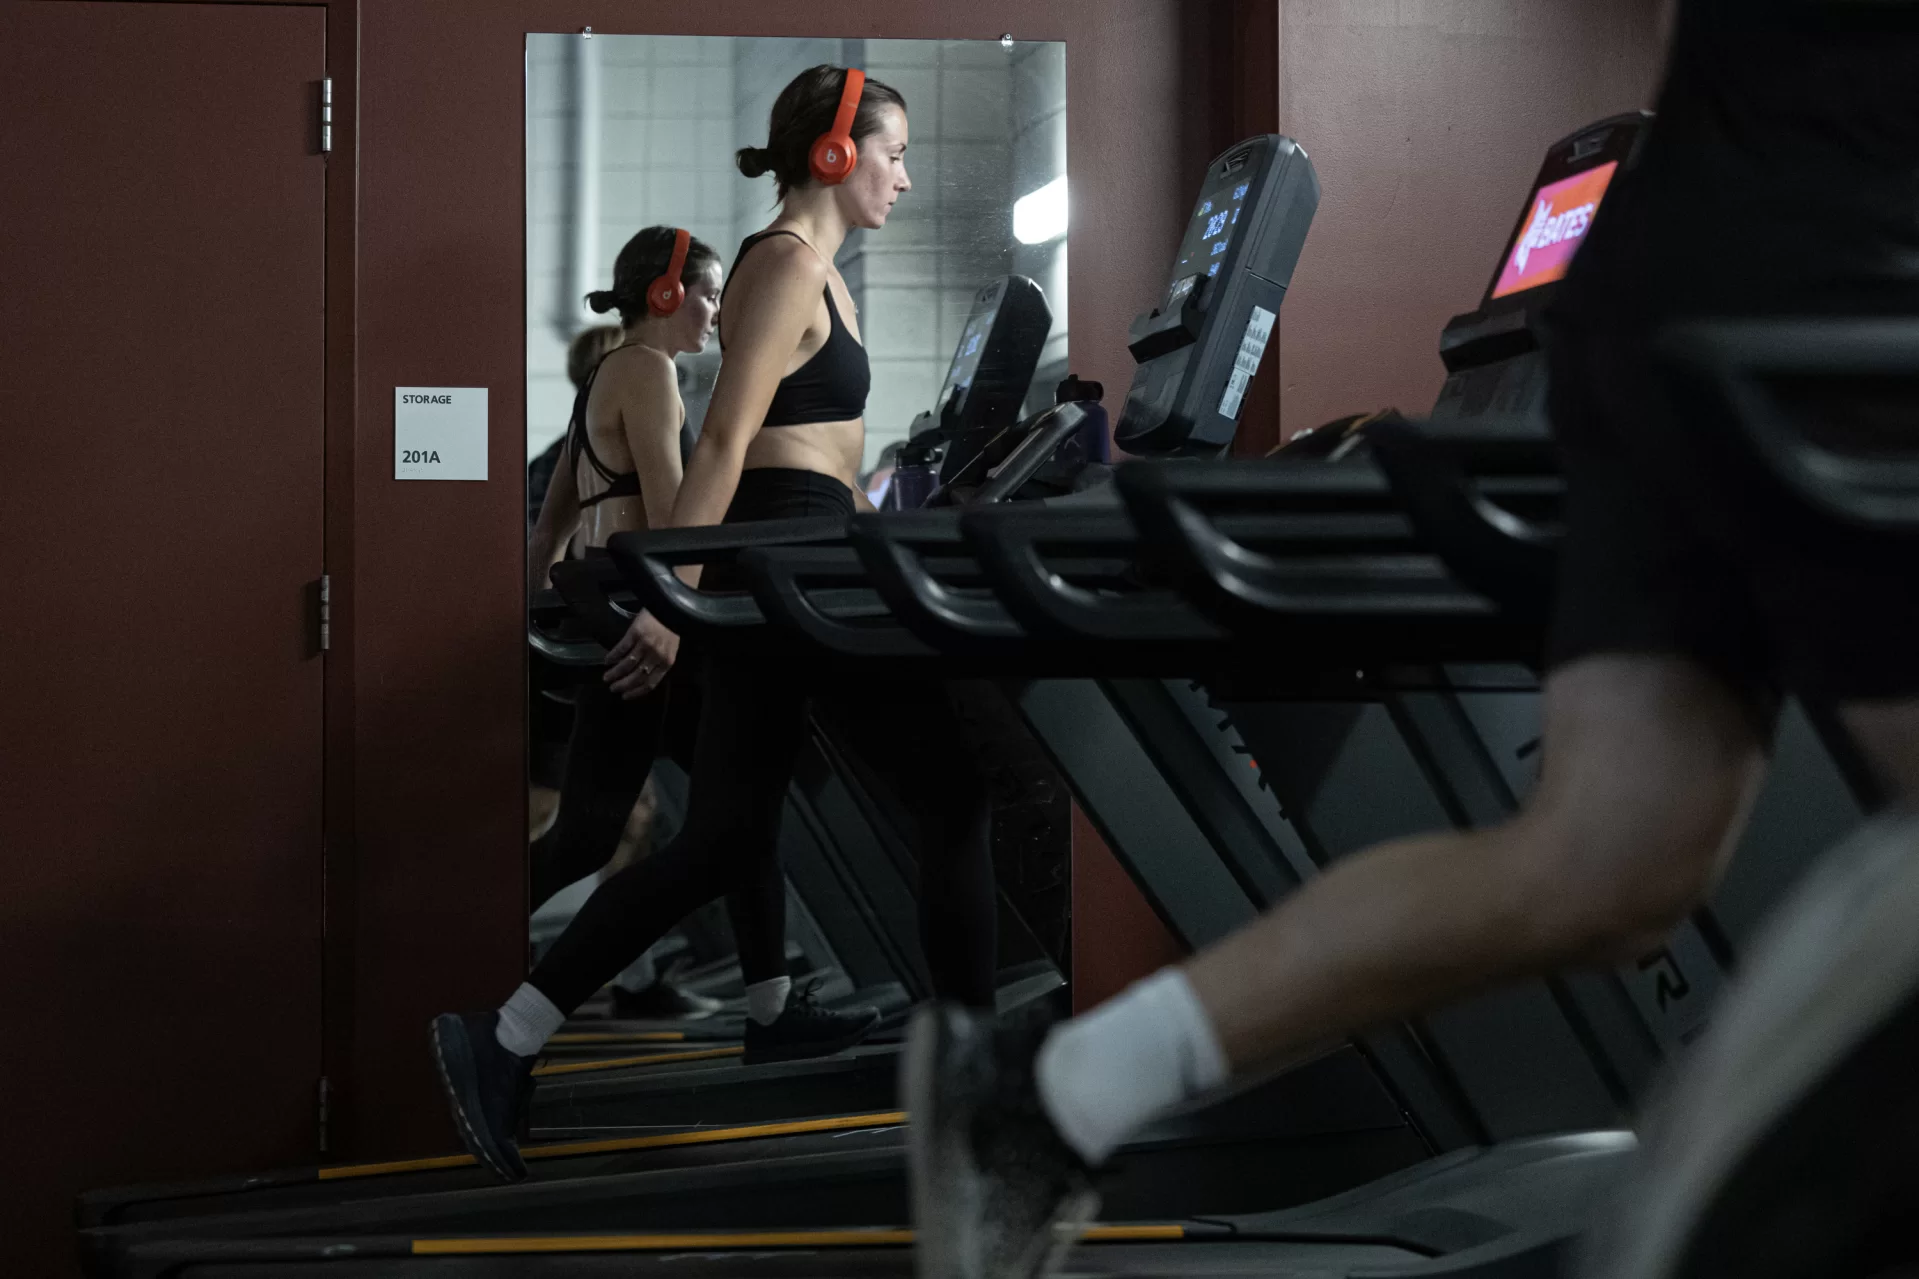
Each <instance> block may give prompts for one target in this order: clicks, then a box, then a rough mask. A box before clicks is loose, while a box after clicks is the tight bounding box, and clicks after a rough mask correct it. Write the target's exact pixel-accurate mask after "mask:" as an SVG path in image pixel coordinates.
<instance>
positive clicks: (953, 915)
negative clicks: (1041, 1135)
mask: <svg viewBox="0 0 1919 1279" xmlns="http://www.w3.org/2000/svg"><path fill="white" fill-rule="evenodd" d="M848 82H849V81H848V73H847V72H846V71H844V70H843V69H841V68H838V67H815V68H812V69H811V70H809V71H805V72H802V73H801V74H800V75H799V76H798V77H796V78H795V79H794V80H793V82H792V83H791V84H789V85H787V87H786V88H785V90H784V91H782V93H781V94H780V97H779V99H778V101H776V102H775V103H774V105H773V111H772V117H771V120H770V121H769V128H768V135H769V136H768V139H767V145H766V146H765V147H748V148H746V149H745V150H743V151H741V152H740V153H739V165H740V171H741V172H742V173H744V174H745V175H746V176H747V177H749V178H756V177H759V176H761V175H763V174H768V173H770V174H772V175H773V176H774V178H775V180H776V182H777V184H778V190H779V197H780V213H779V216H778V217H777V218H775V219H774V221H773V222H772V224H771V225H770V226H768V227H767V228H766V230H764V231H761V232H759V233H758V234H756V235H752V236H749V237H747V239H746V241H745V243H743V244H742V245H741V246H740V253H739V256H738V258H737V259H736V261H735V263H734V268H733V274H732V279H731V282H730V284H729V285H728V289H727V292H726V303H725V321H724V324H723V325H722V328H721V345H722V349H723V350H724V351H725V353H726V360H725V364H724V365H723V366H722V368H721V370H720V376H719V381H718V382H717V383H716V385H715V386H714V389H713V398H712V401H711V403H710V405H709V407H708V409H707V415H706V421H705V423H704V425H703V427H702V428H701V434H700V441H699V444H698V446H697V447H696V448H695V449H694V451H693V456H692V460H691V461H690V462H689V463H688V465H687V469H686V475H685V478H684V480H683V481H682V483H681V485H680V492H679V497H678V500H677V501H676V502H675V503H674V507H673V516H672V522H673V524H674V525H675V526H678V527H689V526H696V525H708V524H718V523H721V522H726V523H735V522H742V521H751V520H767V519H781V518H791V517H799V516H840V517H844V516H848V515H851V514H852V513H853V512H854V511H855V510H857V509H870V507H871V504H870V503H868V502H867V501H866V500H865V495H864V494H863V493H861V492H860V491H859V487H858V474H859V469H860V460H861V457H862V454H863V453H864V451H865V436H866V430H865V421H864V415H865V411H866V397H867V392H868V391H869V389H870V387H871V381H872V375H871V369H870V366H869V364H868V362H867V357H866V350H865V347H864V346H863V345H862V342H861V334H860V329H859V317H858V314H857V312H856V311H855V309H854V306H853V299H852V296H851V294H850V293H849V292H848V290H847V287H846V282H845V281H844V280H843V279H841V277H840V273H839V271H838V270H837V269H836V268H835V267H834V265H833V259H834V255H835V254H836V253H837V252H838V251H839V248H840V246H841V244H842V243H843V242H844V241H845V239H846V236H847V234H848V233H849V232H850V231H852V230H853V229H854V228H856V227H857V228H863V229H865V230H867V231H868V232H876V231H878V230H879V229H880V228H882V227H884V226H885V225H886V219H887V215H888V214H889V213H890V212H891V211H892V208H893V205H894V204H895V203H896V202H897V201H898V200H899V199H900V198H901V197H902V196H904V195H905V194H906V193H907V192H909V191H910V190H911V189H912V182H911V180H910V179H909V178H908V176H907V171H906V149H907V132H908V130H907V115H906V104H905V101H904V100H903V99H902V98H901V97H900V95H899V94H898V93H897V92H896V91H895V90H893V89H891V88H889V87H887V86H886V85H883V84H880V83H878V82H877V81H873V80H866V81H865V84H864V88H863V89H862V90H860V92H859V97H858V110H857V112H856V114H855V116H854V120H853V125H852V130H851V135H852V140H853V142H854V143H855V145H856V148H857V150H856V154H857V157H858V158H857V161H856V163H855V165H854V167H853V170H852V172H851V173H850V174H849V175H846V176H845V177H844V180H843V181H838V182H829V181H823V180H821V178H820V177H819V176H817V175H816V174H815V172H814V171H813V166H812V162H811V159H810V157H811V153H812V151H813V149H814V144H815V141H816V140H817V139H819V138H820V137H822V136H823V135H825V134H826V133H827V132H828V131H829V130H830V129H831V128H832V126H833V122H834V117H835V114H836V113H837V111H838V108H839V106H840V102H841V98H842V94H843V93H844V92H846V86H847V84H848ZM688 575H689V576H693V574H692V573H691V572H689V574H688ZM705 585H706V586H707V587H708V588H709V589H721V590H726V589H735V590H736V589H741V588H743V586H744V583H743V581H742V580H741V579H740V578H739V576H738V575H737V574H736V573H735V572H734V571H733V569H732V567H731V566H721V565H715V566H713V567H711V568H710V569H708V571H707V581H706V583H705ZM663 649H664V646H663V645H662V650H661V651H663ZM702 666H703V676H704V678H703V692H704V698H703V702H702V706H701V714H700V724H699V741H698V746H697V747H696V751H695V755H694V766H693V770H692V786H691V789H690V792H689V794H688V801H687V817H686V822H685V824H684V826H683V827H682V828H681V831H680V834H679V836H678V837H677V838H675V839H674V840H673V842H672V843H671V844H669V845H668V846H667V847H665V848H663V849H660V850H659V851H657V852H655V853H654V854H653V855H652V856H651V857H649V858H647V859H646V860H645V861H642V862H639V863H637V864H635V865H633V866H630V867H628V868H627V869H625V870H623V871H621V872H620V873H619V874H618V875H616V876H614V877H613V878H611V879H609V880H607V881H606V882H605V883H604V884H602V885H601V886H600V888H599V891H597V892H596V893H594V895H593V896H592V898H590V899H589V900H588V901H587V903H586V905H585V906H584V907H582V909H581V911H580V913H579V915H578V916H577V917H576V918H575V919H574V921H573V923H572V925H571V926H570V927H569V928H568V929H567V931H566V933H565V934H564V935H563V936H562V937H561V938H560V939H559V940H558V941H557V942H555V943H554V945H553V947H552V949H551V950H549V951H548V952H547V955H546V957H545V958H544V959H543V960H542V961H541V962H540V965H539V966H538V968H536V969H535V970H534V972H533V974H532V976H531V978H530V979H529V980H528V982H527V984H525V985H523V986H522V987H521V988H520V989H519V990H517V991H515V992H514V994H513V996H512V997H511V998H510V999H508V1000H507V1002H506V1003H505V1004H504V1005H503V1006H502V1007H501V1008H500V1009H499V1011H498V1012H497V1013H491V1012H490V1013H480V1014H468V1015H466V1016H462V1017H454V1016H446V1017H442V1018H440V1019H439V1020H438V1021H437V1022H436V1023H435V1039H436V1043H438V1044H439V1045H440V1049H441V1060H442V1065H443V1072H444V1073H445V1076H446V1078H447V1084H448V1091H449V1094H450V1096H451V1098H452V1101H453V1104H454V1108H455V1112H456V1115H455V1117H456V1120H457V1121H458V1127H459V1129H460V1131H461V1133H462V1135H463V1137H464V1139H465V1140H466V1141H467V1144H468V1146H469V1148H470V1149H472V1151H473V1152H474V1154H475V1155H476V1156H477V1157H479V1158H480V1159H481V1160H483V1161H484V1162H486V1163H487V1164H488V1166H490V1167H492V1168H493V1169H494V1170H495V1171H497V1172H499V1173H501V1175H503V1176H509V1177H517V1176H521V1175H524V1170H523V1167H522V1166H521V1165H520V1163H519V1155H518V1152H517V1150H516V1149H515V1148H514V1145H513V1138H514V1133H515V1131H516V1129H517V1127H518V1124H519V1116H520V1114H521V1113H522V1109H523V1106H524V1099H525V1096H526V1094H527V1092H528V1090H529V1088H530V1078H529V1075H530V1070H531V1066H532V1061H533V1055H534V1054H535V1053H537V1052H538V1051H539V1049H540V1047H541V1046H542V1045H543V1044H544V1042H545V1040H546V1039H547V1038H548V1037H549V1036H550V1035H551V1034H552V1033H553V1032H554V1031H555V1030H557V1029H558V1028H559V1026H560V1025H561V1023H562V1022H563V1021H564V1019H565V1017H566V1015H568V1014H569V1013H570V1012H571V1011H572V1010H573V1009H574V1008H575V1007H577V1006H578V1005H579V1004H580V1003H581V1002H583V1001H584V1000H585V999H586V998H587V997H588V996H590V995H591V994H592V993H593V991H595V990H596V989H598V988H599V986H600V985H601V984H602V983H604V982H605V981H606V980H607V978H608V977H610V976H612V975H613V974H614V973H616V972H618V971H619V970H620V969H621V968H622V967H624V966H625V965H626V964H627V963H628V962H629V961H630V960H632V959H633V957H634V956H635V955H637V954H639V953H640V952H641V951H642V950H643V949H645V948H646V947H647V946H649V945H651V944H652V943H653V942H654V941H656V940H657V939H658V938H659V937H660V936H661V935H662V934H664V933H665V932H666V930H667V929H669V928H671V927H672V926H673V925H674V924H675V923H676V922H677V921H678V920H679V919H680V918H682V917H683V916H684V915H686V914H687V913H688V912H690V911H692V910H694V909H695V908H697V907H699V906H700V905H702V904H704V903H705V902H708V901H711V900H713V899H714V898H716V897H718V896H720V895H722V894H726V893H737V892H741V891H755V890H758V891H767V892H769V893H770V892H776V891H779V890H778V887H777V886H778V882H779V875H778V835H779V821H780V814H781V810H782V808H783V804H784V798H785V794H786V788H787V784H788V782H789V780H790V778H791V775H792V770H793V764H794V761H795V759H796V757H797V755H798V752H799V748H800V743H801V740H802V738H803V736H804V735H805V733H806V723H807V715H808V710H809V705H811V707H812V709H813V710H814V711H815V713H816V714H818V715H819V717H820V718H821V719H822V720H823V721H824V722H825V723H826V725H827V727H828V728H829V729H831V730H832V731H833V732H834V734H835V736H836V738H837V739H838V740H839V742H840V743H841V744H842V745H844V746H845V747H847V748H848V749H850V750H851V751H852V752H853V753H854V754H855V755H856V756H857V757H858V758H859V760H860V762H861V763H862V764H864V765H865V766H866V767H867V768H868V769H870V770H871V771H872V772H873V773H874V774H876V775H877V776H878V778H879V780H880V781H881V783H882V784H883V785H885V786H886V787H887V788H888V789H890V790H891V791H892V792H893V793H894V794H895V795H896V796H897V798H898V799H899V801H900V809H901V811H902V813H903V815H904V817H905V819H906V822H905V824H906V827H907V828H906V829H905V830H903V831H902V832H901V833H902V834H903V835H905V836H906V839H907V842H908V843H909V845H910V846H911V848H912V849H913V852H914V854H915V855H916V858H917V860H918V863H919V880H920V883H919V890H920V934H921V940H922V945H923V948H924V950H925V954H926V962H927V968H928V970H929V972H930V974H931V976H932V979H933V987H934V992H935V994H936V995H937V996H939V997H940V998H944V999H950V1000H957V1001H959V1002H962V1003H965V1004H969V1005H971V1006H974V1007H978V1008H990V1007H991V1006H992V1001H993V991H994V975H995V966H996V959H997V935H996V909H997V902H996V896H995V891H994V883H993V865H992V857H991V850H990V848H989V844H988V819H989V809H988V804H987V796H986V787H985V782H984V779H983V777H982V776H981V774H980V771H979V768H978V765H977V763H976V761H975V760H974V758H973V756H972V753H971V752H970V751H969V750H968V749H967V748H966V747H965V745H964V743H963V741H962V733H961V729H960V724H959V718H958V716H957V715H956V713H955V711H954V708H953V705H952V703H951V702H950V700H949V694H948V689H947V687H946V685H944V684H943V683H941V682H938V681H932V680H919V681H903V680H895V681H891V682H888V683H886V684H884V685H883V686H881V685H878V684H876V683H875V682H873V681H867V682H865V683H863V684H862V685H861V686H860V687H858V688H856V689H855V688H851V687H846V686H833V685H822V684H820V683H819V682H818V681H817V680H816V678H815V676H814V674H813V673H812V672H811V671H810V670H809V669H808V668H807V667H806V666H805V665H804V664H803V663H802V662H801V661H800V660H798V659H796V660H794V661H792V662H787V663H782V662H777V661H764V660H762V661H742V660H738V659H729V658H726V657H724V656H723V655H720V654H711V653H709V654H705V655H703V657H702ZM769 868H771V871H772V873H771V874H769V873H768V871H769ZM770 905H771V903H770V901H769V903H768V906H769V907H770ZM754 949H757V948H754ZM781 949H783V943H782V948H781ZM781 949H775V950H773V951H771V952H770V953H749V947H748V946H747V945H745V944H744V942H743V944H742V945H741V948H740V962H741V968H742V971H743V975H744V976H745V979H746V981H747V983H748V987H747V992H748V1022H747V1028H746V1053H747V1058H748V1060H749V1061H751V1060H755V1059H761V1060H764V1059H769V1058H780V1057H798V1056H806V1055H815V1054H821V1053H829V1052H834V1051H838V1050H839V1049H841V1048H844V1047H847V1046H850V1045H851V1044H853V1043H856V1042H857V1041H858V1040H859V1039H860V1038H862V1037H864V1036H865V1034H866V1033H867V1032H868V1031H869V1030H870V1029H871V1028H872V1026H873V1025H874V1023H875V1022H876V1021H877V1014H876V1013H875V1012H873V1010H871V1009H849V1010H839V1011H836V1010H831V1009H827V1008H824V1007H821V1006H820V1005H818V1004H815V1003H813V1002H812V1001H811V1000H810V999H809V998H807V996H806V993H805V992H804V991H794V990H792V989H791V982H790V980H789V979H788V978H786V976H785V975H784V968H783V962H782V954H781Z"/></svg>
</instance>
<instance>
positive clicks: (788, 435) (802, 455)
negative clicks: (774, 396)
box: [745, 418, 866, 489]
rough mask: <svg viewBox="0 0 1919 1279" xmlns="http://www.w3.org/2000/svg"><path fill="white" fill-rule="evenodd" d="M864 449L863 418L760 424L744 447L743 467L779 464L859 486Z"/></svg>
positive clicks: (864, 426)
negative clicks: (744, 458) (797, 423)
mask: <svg viewBox="0 0 1919 1279" xmlns="http://www.w3.org/2000/svg"><path fill="white" fill-rule="evenodd" d="M865 448H866V421H865V419H864V418H854V419H853V420H852V421H850V422H807V423H805V424H803V425H799V426H763V427H761V428H760V430H759V433H758V434H756V435H755V436H754V437H753V442H752V443H751V444H749V445H747V446H746V461H745V469H746V470H749V471H757V470H763V469H767V468H771V467H783V468H786V469H788V470H795V471H817V472H819V473H820V474H821V475H830V476H832V477H833V478H834V479H836V480H838V481H839V482H840V483H842V484H844V485H846V487H847V488H849V489H852V488H857V487H859V479H860V455H861V454H862V453H863V452H864V451H865Z"/></svg>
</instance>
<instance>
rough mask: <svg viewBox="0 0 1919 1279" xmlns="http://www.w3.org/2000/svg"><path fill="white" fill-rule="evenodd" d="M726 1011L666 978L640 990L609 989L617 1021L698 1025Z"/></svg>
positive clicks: (710, 1000) (714, 1001)
mask: <svg viewBox="0 0 1919 1279" xmlns="http://www.w3.org/2000/svg"><path fill="white" fill-rule="evenodd" d="M724 1007H726V1005H725V1004H723V1003H721V1002H720V1001H719V1000H717V999H708V998H707V997H706V996H705V995H699V994H695V993H694V992H693V991H690V990H688V989H687V988H686V987H684V986H682V985H680V984H679V983H678V982H675V981H673V980H672V979H671V978H669V977H660V978H657V979H656V980H654V982H653V983H652V984H651V985H649V986H647V987H646V988H645V989H643V990H627V989H625V988H624V987H620V986H615V987H613V1001H612V1005H611V1010H612V1013H613V1016H614V1017H615V1018H618V1019H619V1020H621V1021H699V1020H700V1019H702V1018H705V1017H711V1016H712V1015H713V1014H714V1013H717V1012H719V1011H720V1009H722V1008H724Z"/></svg>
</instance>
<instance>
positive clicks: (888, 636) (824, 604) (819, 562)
mask: <svg viewBox="0 0 1919 1279" xmlns="http://www.w3.org/2000/svg"><path fill="white" fill-rule="evenodd" d="M849 561H850V564H849ZM740 563H741V565H742V567H744V568H745V569H746V574H747V580H748V581H749V582H750V583H751V585H752V587H753V596H754V598H755V599H757V600H758V601H759V604H760V608H761V610H762V611H763V612H764V613H765V614H766V616H767V617H768V618H769V619H777V620H778V621H779V622H781V623H783V624H784V625H785V626H786V627H788V628H789V629H790V630H793V631H797V632H798V633H800V634H802V635H804V636H806V637H807V638H808V639H810V640H813V641H814V642H815V643H817V644H819V645H820V646H821V647H823V648H826V649H828V650H830V651H832V652H834V653H837V654H840V655H842V656H846V657H888V658H909V657H910V658H930V657H936V656H938V653H937V651H936V650H935V649H933V648H932V646H930V645H928V644H926V643H924V642H923V641H921V640H920V639H919V638H918V637H917V636H915V635H913V634H912V633H911V632H910V631H907V630H906V629H905V628H904V627H902V626H900V625H898V624H897V623H895V624H893V625H891V626H854V625H850V624H848V621H847V620H846V619H847V617H848V615H849V614H850V615H852V616H855V617H857V616H865V617H876V616H879V617H890V616H892V610H890V609H888V608H887V607H886V606H885V604H884V602H883V601H882V600H881V599H880V597H879V595H878V593H877V592H875V591H873V590H871V589H866V588H857V589H853V590H848V589H845V588H841V589H839V590H834V589H827V590H813V591H809V590H808V589H807V588H806V586H805V584H804V583H803V581H802V579H803V578H804V577H806V576H808V575H810V574H826V575H830V576H834V577H839V576H843V575H846V570H847V569H848V568H849V567H852V568H856V569H857V568H860V567H861V565H860V561H859V559H858V557H857V555H855V554H854V552H853V551H852V550H851V549H850V548H846V547H819V546H762V547H755V548H753V549H751V550H748V551H746V552H744V553H743V554H742V555H741V557H740ZM855 596H858V597H860V599H859V601H858V604H859V605H866V604H870V606H871V607H858V606H856V604H855V600H854V598H853V597H855ZM841 597H844V598H843V599H842V598H841ZM836 604H838V605H840V606H839V607H836Z"/></svg>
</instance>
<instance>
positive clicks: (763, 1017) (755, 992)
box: [746, 977, 793, 1026]
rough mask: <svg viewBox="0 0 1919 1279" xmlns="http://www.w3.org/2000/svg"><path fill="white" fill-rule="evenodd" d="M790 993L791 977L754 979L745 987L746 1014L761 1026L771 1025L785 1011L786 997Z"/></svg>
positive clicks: (791, 990)
mask: <svg viewBox="0 0 1919 1279" xmlns="http://www.w3.org/2000/svg"><path fill="white" fill-rule="evenodd" d="M792 993H793V979H792V978H791V977H775V978H773V979H771V980H770V981H756V982H754V983H753V984H752V985H751V986H748V987H747V988H746V1015H747V1016H748V1017H751V1018H752V1019H753V1020H754V1021H756V1022H758V1023H759V1024H760V1025H762V1026H771V1025H772V1024H773V1023H774V1022H776V1021H778V1020H779V1019H780V1014H781V1013H783V1012H785V1011H786V997H787V996H788V995H790V994H792Z"/></svg>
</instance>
